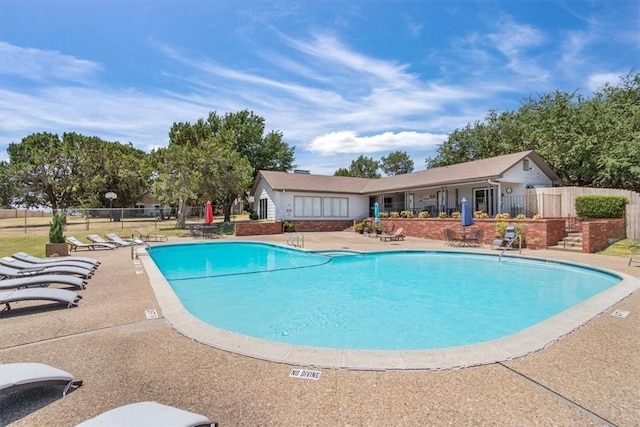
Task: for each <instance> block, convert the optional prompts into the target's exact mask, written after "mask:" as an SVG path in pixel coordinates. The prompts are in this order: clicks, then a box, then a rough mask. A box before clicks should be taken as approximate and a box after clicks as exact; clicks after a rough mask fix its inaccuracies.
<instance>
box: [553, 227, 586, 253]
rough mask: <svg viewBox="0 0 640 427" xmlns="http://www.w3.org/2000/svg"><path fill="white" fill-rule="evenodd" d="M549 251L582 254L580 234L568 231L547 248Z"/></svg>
mask: <svg viewBox="0 0 640 427" xmlns="http://www.w3.org/2000/svg"><path fill="white" fill-rule="evenodd" d="M549 249H551V250H556V251H566V252H582V233H581V232H579V231H570V232H568V233H567V235H566V236H565V237H564V238H562V240H560V241H559V242H558V243H557V244H555V245H553V246H549Z"/></svg>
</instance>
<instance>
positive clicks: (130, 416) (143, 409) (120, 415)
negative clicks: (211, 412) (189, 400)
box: [76, 402, 218, 427]
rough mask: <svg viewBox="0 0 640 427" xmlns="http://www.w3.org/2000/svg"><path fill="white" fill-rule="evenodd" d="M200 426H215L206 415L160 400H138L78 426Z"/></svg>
mask: <svg viewBox="0 0 640 427" xmlns="http://www.w3.org/2000/svg"><path fill="white" fill-rule="evenodd" d="M161 425H162V426H176V427H200V426H214V427H217V425H218V423H212V422H211V421H209V419H208V418H207V417H205V416H204V415H200V414H196V413H194V412H189V411H185V410H184V409H179V408H174V407H173V406H167V405H163V404H161V403H158V402H138V403H132V404H130V405H124V406H120V407H118V408H115V409H112V410H110V411H107V412H104V413H102V414H100V415H98V416H97V417H95V418H91V419H89V420H87V421H85V422H82V423H80V424H78V425H77V426H76V427H101V426H120V427H143V426H161Z"/></svg>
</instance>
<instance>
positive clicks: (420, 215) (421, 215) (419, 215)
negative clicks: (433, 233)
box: [418, 211, 429, 218]
mask: <svg viewBox="0 0 640 427" xmlns="http://www.w3.org/2000/svg"><path fill="white" fill-rule="evenodd" d="M418 218H429V212H427V211H421V212H420V213H419V214H418Z"/></svg>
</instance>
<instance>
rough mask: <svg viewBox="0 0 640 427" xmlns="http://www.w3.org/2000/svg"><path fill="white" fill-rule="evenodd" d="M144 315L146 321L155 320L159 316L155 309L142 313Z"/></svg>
mask: <svg viewBox="0 0 640 427" xmlns="http://www.w3.org/2000/svg"><path fill="white" fill-rule="evenodd" d="M144 315H145V316H147V320H151V319H157V318H158V317H159V316H158V312H157V311H156V309H155V308H152V309H149V310H146V311H145V312H144Z"/></svg>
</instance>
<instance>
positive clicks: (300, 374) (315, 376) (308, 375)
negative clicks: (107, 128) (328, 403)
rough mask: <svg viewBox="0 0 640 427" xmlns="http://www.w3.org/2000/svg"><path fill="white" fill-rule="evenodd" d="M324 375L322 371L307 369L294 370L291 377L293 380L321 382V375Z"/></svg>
mask: <svg viewBox="0 0 640 427" xmlns="http://www.w3.org/2000/svg"><path fill="white" fill-rule="evenodd" d="M321 374H322V373H321V372H320V371H308V370H306V369H292V370H291V373H290V374H289V377H291V378H303V379H306V380H319V379H320V375H321Z"/></svg>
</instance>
